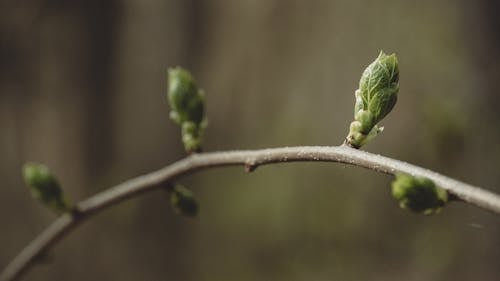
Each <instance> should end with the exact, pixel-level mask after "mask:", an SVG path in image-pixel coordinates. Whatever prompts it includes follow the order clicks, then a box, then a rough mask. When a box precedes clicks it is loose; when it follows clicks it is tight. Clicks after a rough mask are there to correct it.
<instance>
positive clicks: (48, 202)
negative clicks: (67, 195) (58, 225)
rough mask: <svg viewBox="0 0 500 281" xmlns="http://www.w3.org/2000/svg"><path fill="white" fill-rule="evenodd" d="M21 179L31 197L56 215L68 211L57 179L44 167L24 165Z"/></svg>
mask: <svg viewBox="0 0 500 281" xmlns="http://www.w3.org/2000/svg"><path fill="white" fill-rule="evenodd" d="M23 178H24V181H25V183H26V185H27V186H28V187H29V188H30V191H31V195H32V196H33V197H34V198H35V199H37V200H39V201H40V202H42V203H43V204H44V205H45V206H47V207H49V208H51V209H52V210H54V211H56V212H57V213H60V212H66V211H69V210H70V206H69V204H68V203H67V202H66V200H65V199H64V196H63V192H62V190H61V187H60V185H59V183H58V181H57V179H56V178H55V176H54V175H53V174H52V173H51V172H50V171H49V169H48V168H47V167H46V166H44V165H41V164H37V163H26V164H24V166H23Z"/></svg>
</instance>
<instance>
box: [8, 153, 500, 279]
mask: <svg viewBox="0 0 500 281" xmlns="http://www.w3.org/2000/svg"><path fill="white" fill-rule="evenodd" d="M306 161H317V162H338V163H345V164H350V165H354V166H359V167H364V168H367V169H370V170H374V171H377V172H380V173H385V174H392V175H394V174H395V173H398V172H402V173H407V174H410V175H412V176H420V177H426V178H429V179H430V180H432V181H434V183H435V184H436V185H437V186H439V187H441V188H444V189H445V190H447V191H448V192H449V194H450V196H452V197H453V198H456V199H458V200H460V201H463V202H465V203H469V204H471V205H475V206H477V207H480V208H482V209H485V210H488V211H491V212H493V213H495V214H500V196H499V195H497V194H495V193H492V192H490V191H487V190H484V189H482V188H479V187H475V186H472V185H469V184H466V183H463V182H460V181H457V180H455V179H452V178H449V177H446V176H443V175H440V174H438V173H436V172H433V171H430V170H427V169H424V168H421V167H418V166H415V165H411V164H409V163H406V162H402V161H399V160H395V159H391V158H388V157H384V156H381V155H376V154H372V153H368V152H365V151H360V150H356V149H354V148H351V147H348V146H346V145H341V146H328V147H324V146H302V147H283V148H270V149H261V150H240V151H227V152H211V153H200V154H193V155H190V156H188V157H186V158H184V159H181V160H179V161H177V162H175V163H173V164H171V165H169V166H166V167H164V168H162V169H160V170H158V171H155V172H152V173H149V174H146V175H143V176H140V177H137V178H134V179H130V180H128V181H125V182H124V183H121V184H119V185H116V186H114V187H111V188H109V189H107V190H105V191H102V192H100V193H98V194H96V195H94V196H92V197H90V198H88V199H85V200H83V201H81V202H80V203H78V204H76V206H75V208H74V211H73V212H71V213H66V214H63V215H61V216H60V217H59V218H57V219H56V220H55V221H54V222H53V223H52V224H51V225H50V226H49V227H48V228H46V229H45V230H44V231H43V232H42V233H41V234H40V235H39V236H38V237H36V238H35V239H34V240H33V241H31V242H30V243H29V244H28V245H27V246H26V247H25V248H24V249H23V250H22V251H21V252H20V253H19V254H18V255H17V256H16V257H15V258H14V259H13V260H12V261H11V262H10V264H8V265H7V267H6V268H5V269H4V271H3V272H2V273H1V274H0V281H11V280H16V279H18V278H19V277H20V276H21V274H22V273H24V272H25V271H26V270H27V269H28V268H29V266H30V265H31V264H33V262H34V261H36V258H37V257H39V256H41V255H42V254H43V253H45V252H47V250H48V249H50V248H51V247H53V246H54V245H56V244H57V243H58V242H59V241H61V240H62V239H63V238H64V237H65V236H66V235H68V234H69V233H70V231H71V230H73V229H74V228H75V227H76V226H78V225H79V224H80V223H81V222H83V221H85V220H86V219H88V218H89V217H90V216H91V215H93V214H96V213H98V212H100V211H101V210H103V209H105V208H107V207H111V206H113V205H114V204H117V203H120V202H122V201H125V200H127V199H129V198H132V197H135V196H138V195H140V194H142V193H144V192H147V191H150V190H153V189H155V188H159V187H163V186H166V185H168V183H170V182H173V181H175V180H177V179H178V178H180V177H181V176H185V175H187V174H190V173H193V172H196V171H199V170H203V169H209V168H214V167H220V166H232V165H243V166H244V167H245V170H246V171H248V172H251V171H253V170H255V169H256V168H257V167H258V166H261V165H266V164H273V163H285V162H306Z"/></svg>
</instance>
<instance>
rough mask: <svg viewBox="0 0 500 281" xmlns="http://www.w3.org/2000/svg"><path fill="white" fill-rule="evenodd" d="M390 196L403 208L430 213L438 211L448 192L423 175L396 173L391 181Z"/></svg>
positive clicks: (444, 202)
mask: <svg viewBox="0 0 500 281" xmlns="http://www.w3.org/2000/svg"><path fill="white" fill-rule="evenodd" d="M392 196H393V197H394V198H395V199H396V201H398V203H399V206H400V207H401V208H403V209H408V210H410V211H413V212H416V213H420V214H424V215H432V214H436V213H438V212H439V211H440V210H441V208H442V207H443V206H444V205H445V204H446V202H448V193H447V192H446V190H444V189H442V188H438V187H436V185H435V184H434V182H433V181H431V180H430V179H427V178H423V177H413V176H410V175H407V174H402V173H399V174H396V178H395V180H394V181H393V182H392Z"/></svg>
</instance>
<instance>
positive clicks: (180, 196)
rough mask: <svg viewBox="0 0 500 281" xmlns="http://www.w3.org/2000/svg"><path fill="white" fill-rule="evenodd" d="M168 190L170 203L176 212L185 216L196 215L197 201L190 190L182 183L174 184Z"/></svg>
mask: <svg viewBox="0 0 500 281" xmlns="http://www.w3.org/2000/svg"><path fill="white" fill-rule="evenodd" d="M169 192H170V204H171V206H172V208H173V209H174V211H175V212H176V213H178V214H180V215H184V216H187V217H196V215H197V214H198V202H197V201H196V198H195V197H194V194H193V192H192V191H191V190H189V189H187V188H185V187H184V186H182V185H176V186H174V187H173V188H172V189H170V190H169Z"/></svg>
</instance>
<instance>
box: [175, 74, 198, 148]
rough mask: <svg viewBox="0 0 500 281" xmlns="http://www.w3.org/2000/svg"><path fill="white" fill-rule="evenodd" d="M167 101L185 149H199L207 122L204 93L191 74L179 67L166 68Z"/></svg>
mask: <svg viewBox="0 0 500 281" xmlns="http://www.w3.org/2000/svg"><path fill="white" fill-rule="evenodd" d="M168 101H169V104H170V108H171V111H170V119H172V120H173V121H174V122H175V123H176V124H178V125H180V126H181V128H182V130H181V132H182V139H183V143H184V147H185V149H186V151H188V152H193V151H199V150H200V149H201V143H202V137H203V132H204V129H205V127H206V124H207V121H206V118H205V94H204V92H203V90H201V89H198V87H197V86H196V82H195V81H194V78H193V76H192V75H191V74H190V73H189V72H188V71H187V70H185V69H183V68H181V67H176V68H171V69H169V70H168ZM186 123H188V125H186Z"/></svg>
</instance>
